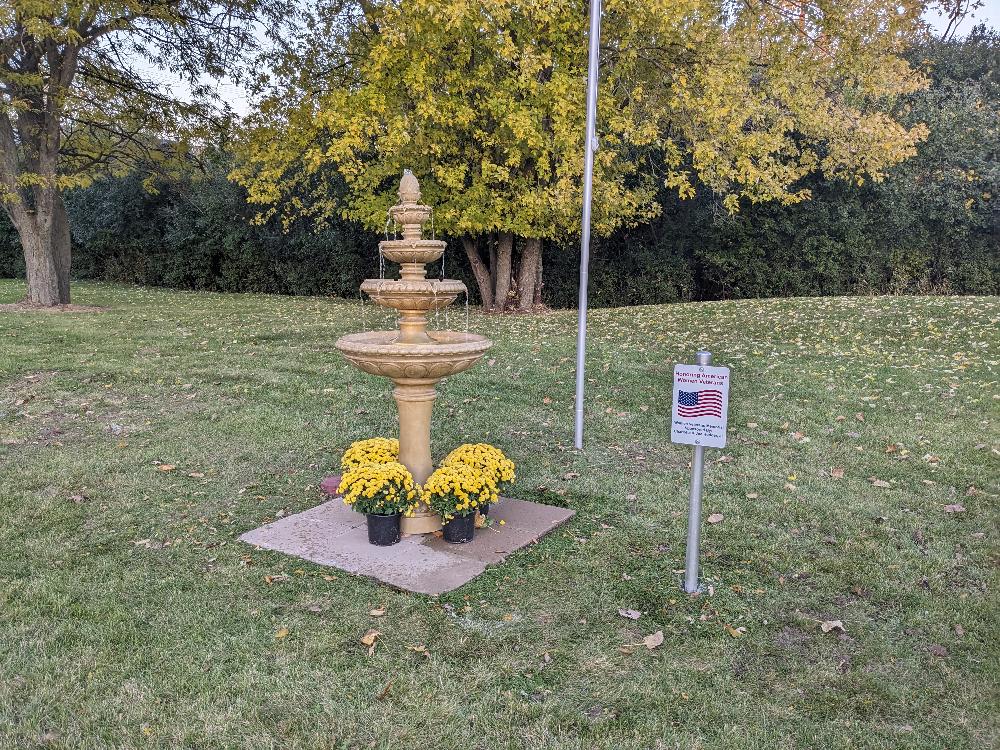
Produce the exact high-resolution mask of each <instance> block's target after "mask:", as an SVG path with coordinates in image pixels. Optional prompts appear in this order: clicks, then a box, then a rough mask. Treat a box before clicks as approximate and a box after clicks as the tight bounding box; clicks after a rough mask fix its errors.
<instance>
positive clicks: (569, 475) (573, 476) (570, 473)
mask: <svg viewBox="0 0 1000 750" xmlns="http://www.w3.org/2000/svg"><path fill="white" fill-rule="evenodd" d="M578 476H580V474H579V472H576V471H567V472H566V473H565V474H563V479H576V478H577V477H578Z"/></svg>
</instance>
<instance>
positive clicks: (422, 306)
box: [361, 279, 466, 312]
mask: <svg viewBox="0 0 1000 750" xmlns="http://www.w3.org/2000/svg"><path fill="white" fill-rule="evenodd" d="M361 291H362V292H364V293H365V294H367V295H368V296H369V297H371V298H372V300H373V301H374V302H375V303H376V304H379V305H382V306H383V307H391V308H394V309H396V310H404V311H414V312H426V311H427V310H441V309H443V308H445V307H447V306H448V305H450V304H451V303H452V302H454V301H455V300H456V299H458V295H460V294H462V293H464V292H465V291H466V288H465V284H463V283H462V282H461V281H454V280H452V279H445V280H444V281H438V280H437V279H365V281H364V282H363V283H362V284H361Z"/></svg>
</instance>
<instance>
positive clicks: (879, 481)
mask: <svg viewBox="0 0 1000 750" xmlns="http://www.w3.org/2000/svg"><path fill="white" fill-rule="evenodd" d="M868 481H869V482H871V483H872V486H873V487H892V485H891V484H889V482H887V481H885V480H884V479H878V478H877V477H868Z"/></svg>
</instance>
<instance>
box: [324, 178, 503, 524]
mask: <svg viewBox="0 0 1000 750" xmlns="http://www.w3.org/2000/svg"><path fill="white" fill-rule="evenodd" d="M389 215H390V217H391V218H392V219H393V221H395V222H396V223H397V224H399V225H400V226H401V227H402V238H401V239H392V240H385V241H384V242H380V243H379V251H380V252H381V254H382V257H383V258H385V259H387V260H390V261H393V262H394V263H399V264H400V275H399V278H398V279H366V280H365V281H364V283H363V284H362V285H361V291H363V292H364V293H365V294H367V295H368V296H369V297H371V299H372V300H374V301H375V303H376V304H378V305H381V306H383V307H391V308H393V309H395V310H398V311H399V328H398V329H396V330H395V331H370V332H364V333H351V334H348V335H346V336H343V337H341V338H340V339H339V340H338V341H337V344H336V346H337V349H339V350H340V352H341V353H342V354H343V355H344V356H345V357H347V359H348V360H349V361H350V362H351V364H352V365H354V366H355V367H357V368H359V369H361V370H364V371H365V372H367V373H371V374H372V375H379V376H381V377H385V378H390V379H391V380H392V382H393V383H395V384H396V387H395V388H394V389H393V391H392V395H393V397H394V398H395V399H396V406H397V407H398V409H399V460H400V462H401V463H402V464H403V465H404V466H406V468H407V469H409V470H410V473H411V474H412V475H413V479H414V480H415V481H416V482H417V483H418V484H423V482H424V481H425V480H426V479H427V477H428V476H430V474H431V472H432V471H433V470H434V464H433V461H432V460H431V411H432V409H433V407H434V399H435V398H436V397H437V391H436V390H435V389H434V386H435V385H436V384H437V382H438V381H439V380H441V378H443V377H445V376H448V375H454V374H456V373H459V372H463V371H464V370H468V369H469V368H470V367H472V366H473V365H474V364H475V363H476V362H477V361H479V359H480V358H481V357H482V356H483V354H485V353H486V350H487V349H489V348H490V347H491V346H492V345H493V342H492V341H490V340H489V339H488V338H486V337H484V336H478V335H476V334H473V333H468V332H461V331H428V330H427V313H428V311H430V310H441V309H443V308H445V307H447V306H448V305H450V304H452V303H453V302H454V301H455V300H456V299H458V296H459V295H460V294H464V293H466V291H467V290H466V288H465V284H463V283H462V282H461V281H456V280H453V279H443V280H441V281H438V280H436V279H428V278H427V271H426V268H425V266H426V264H427V263H432V262H433V261H435V260H438V259H439V258H440V257H441V256H442V255H443V254H444V249H445V243H444V242H442V241H440V240H434V239H429V240H428V239H424V238H423V235H422V227H423V224H424V222H426V221H427V219H428V218H429V217H430V215H431V207H430V206H424V205H421V203H420V184H419V183H418V182H417V178H416V177H414V176H413V173H412V172H410V170H406V171H405V172H403V179H402V180H400V182H399V203H397V204H396V205H395V206H393V207H392V208H390V209H389ZM439 528H441V522H440V519H439V518H438V516H437V515H436V514H434V513H431V512H430V511H427V510H421V511H418V512H417V513H415V514H414V515H413V516H412V517H410V518H404V519H403V522H402V532H403V533H404V534H426V533H428V532H431V531H436V530H437V529H439Z"/></svg>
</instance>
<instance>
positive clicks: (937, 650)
mask: <svg viewBox="0 0 1000 750" xmlns="http://www.w3.org/2000/svg"><path fill="white" fill-rule="evenodd" d="M927 650H928V651H930V652H931V653H932V654H934V656H939V657H941V658H942V659H943V658H944V657H946V656H947V655H948V649H946V648H945V647H944V646H941V645H939V644H937V643H932V644H931V645H930V646H928V647H927Z"/></svg>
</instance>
